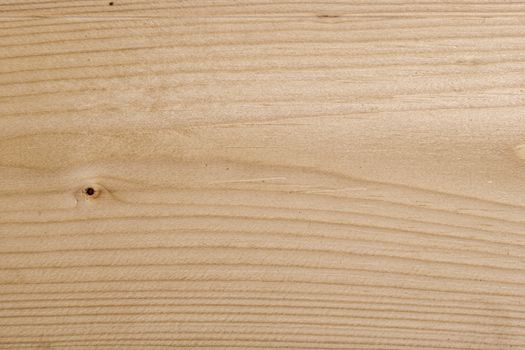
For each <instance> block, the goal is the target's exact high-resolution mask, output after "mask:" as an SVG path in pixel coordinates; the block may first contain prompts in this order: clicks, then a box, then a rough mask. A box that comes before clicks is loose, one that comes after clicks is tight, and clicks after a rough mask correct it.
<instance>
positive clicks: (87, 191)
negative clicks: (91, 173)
mask: <svg viewBox="0 0 525 350" xmlns="http://www.w3.org/2000/svg"><path fill="white" fill-rule="evenodd" d="M95 192H96V191H95V189H94V188H93V187H88V188H86V189H85V190H84V193H85V194H87V195H88V196H93V195H94V194H95Z"/></svg>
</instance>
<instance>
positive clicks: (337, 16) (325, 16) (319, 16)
mask: <svg viewBox="0 0 525 350" xmlns="http://www.w3.org/2000/svg"><path fill="white" fill-rule="evenodd" d="M339 17H341V16H339V15H317V18H339Z"/></svg>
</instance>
